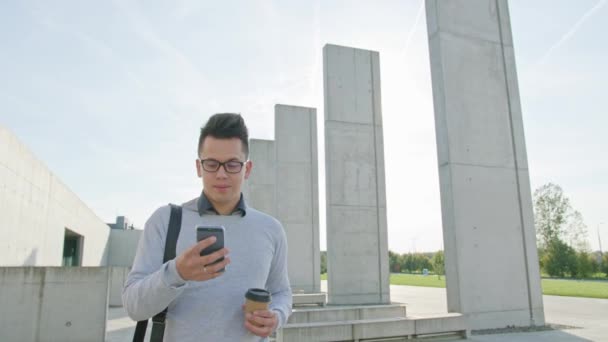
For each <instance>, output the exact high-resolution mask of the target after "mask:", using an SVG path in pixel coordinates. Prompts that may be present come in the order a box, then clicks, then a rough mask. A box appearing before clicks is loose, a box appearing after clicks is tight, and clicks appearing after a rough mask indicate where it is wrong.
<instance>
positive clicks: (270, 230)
mask: <svg viewBox="0 0 608 342" xmlns="http://www.w3.org/2000/svg"><path fill="white" fill-rule="evenodd" d="M198 201H199V199H198V198H196V199H193V200H191V201H189V202H186V203H184V204H183V206H182V207H183V213H182V225H181V230H180V234H179V238H178V240H177V247H176V255H180V254H181V253H183V252H184V251H185V250H186V249H188V248H190V247H192V246H193V245H194V244H196V242H197V241H196V229H195V227H196V225H198V224H205V225H221V226H224V228H225V235H224V241H225V242H224V244H225V246H226V247H227V248H228V250H229V251H230V252H229V257H230V260H231V263H230V264H229V265H228V266H227V267H226V271H225V273H224V274H223V275H221V276H219V277H217V278H215V279H211V280H207V281H184V280H183V279H182V278H181V277H180V276H179V273H178V272H177V269H176V267H175V260H171V261H169V262H167V263H164V264H163V253H164V246H165V238H166V235H167V229H168V223H169V216H170V211H171V210H170V207H169V206H168V205H167V206H163V207H161V208H159V209H157V210H156V211H155V212H154V213H153V214H152V216H151V217H150V218H149V219H148V221H147V222H146V224H145V228H144V233H143V235H142V237H141V239H140V241H139V245H138V247H137V254H136V256H135V260H134V263H133V268H132V269H131V272H130V273H129V276H128V278H127V281H126V282H125V286H124V288H123V293H122V299H123V304H124V306H125V308H126V311H127V313H128V314H129V316H130V317H131V318H132V319H134V320H144V319H148V318H150V317H152V316H154V315H155V314H157V313H158V312H160V311H162V310H163V309H164V308H165V307H168V311H167V318H166V322H165V323H166V326H165V338H164V341H165V342H171V341H180V342H181V341H265V340H266V339H263V338H260V337H258V336H255V335H253V334H251V333H250V332H249V331H247V329H245V327H244V319H245V318H244V313H243V311H242V304H243V303H244V301H245V297H244V296H245V292H246V291H247V289H249V288H265V289H267V290H268V291H270V293H271V295H272V303H271V304H270V309H271V310H273V311H274V312H275V313H276V314H277V317H278V321H279V327H281V326H282V325H283V324H285V322H286V321H287V318H289V315H290V314H291V304H292V298H291V295H292V294H291V289H290V285H289V279H288V275H287V242H286V237H285V232H284V230H283V227H282V226H281V224H280V223H279V222H278V221H277V220H276V219H274V218H273V217H271V216H269V215H266V214H264V213H262V212H259V211H257V210H255V209H253V208H250V207H247V208H246V214H245V215H244V216H241V215H238V214H233V215H215V214H204V215H200V214H199V211H198V209H197V203H198Z"/></svg>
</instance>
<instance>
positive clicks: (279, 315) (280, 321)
mask: <svg viewBox="0 0 608 342" xmlns="http://www.w3.org/2000/svg"><path fill="white" fill-rule="evenodd" d="M270 310H271V311H273V312H274V313H275V315H277V321H278V323H277V327H276V329H275V330H278V329H280V328H282V327H283V325H285V315H284V314H283V312H282V311H281V310H277V309H272V308H271V309H270Z"/></svg>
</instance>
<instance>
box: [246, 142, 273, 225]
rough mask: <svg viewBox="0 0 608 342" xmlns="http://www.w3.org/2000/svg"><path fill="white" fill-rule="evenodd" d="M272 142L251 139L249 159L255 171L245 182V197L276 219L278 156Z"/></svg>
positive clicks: (249, 202) (248, 201) (254, 206)
mask: <svg viewBox="0 0 608 342" xmlns="http://www.w3.org/2000/svg"><path fill="white" fill-rule="evenodd" d="M274 149H275V143H274V141H272V140H262V139H250V140H249V159H250V160H251V161H252V162H253V170H252V172H251V175H250V177H249V179H248V180H247V181H246V182H245V187H244V188H243V195H244V196H245V200H246V201H247V204H248V205H250V206H252V207H253V208H255V209H257V210H259V211H262V212H265V213H266V214H269V215H272V216H274V217H276V214H277V201H276V156H275V150H274Z"/></svg>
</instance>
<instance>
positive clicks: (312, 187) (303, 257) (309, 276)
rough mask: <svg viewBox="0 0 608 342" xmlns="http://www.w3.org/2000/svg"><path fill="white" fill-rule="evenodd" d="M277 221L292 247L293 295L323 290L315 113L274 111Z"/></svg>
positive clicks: (279, 107) (298, 109)
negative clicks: (281, 225)
mask: <svg viewBox="0 0 608 342" xmlns="http://www.w3.org/2000/svg"><path fill="white" fill-rule="evenodd" d="M274 122H275V126H274V127H275V133H274V136H275V149H276V162H277V179H276V184H277V194H276V196H277V219H278V220H279V221H280V222H281V223H282V224H283V227H284V228H285V232H286V234H287V243H288V245H289V256H288V258H289V281H290V282H291V287H292V290H293V292H294V293H297V292H320V291H321V279H320V273H321V267H320V262H321V259H320V256H319V182H318V160H317V110H316V109H314V108H306V107H295V106H285V105H276V106H275V107H274Z"/></svg>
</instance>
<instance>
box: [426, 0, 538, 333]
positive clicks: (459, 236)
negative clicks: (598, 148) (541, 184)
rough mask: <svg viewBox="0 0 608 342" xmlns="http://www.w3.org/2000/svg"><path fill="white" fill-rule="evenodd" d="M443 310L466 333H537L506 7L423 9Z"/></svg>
mask: <svg viewBox="0 0 608 342" xmlns="http://www.w3.org/2000/svg"><path fill="white" fill-rule="evenodd" d="M426 14H427V25H428V35H429V49H430V59H431V74H432V81H433V101H434V105H435V125H436V134H437V155H438V164H439V178H440V189H441V210H442V218H443V239H444V244H445V261H446V279H447V295H448V311H450V312H461V313H464V314H466V315H467V316H468V317H469V318H470V320H469V321H470V324H471V328H472V329H486V328H501V327H505V326H507V325H515V326H528V325H543V324H544V313H543V302H542V293H541V287H540V274H539V265H538V255H537V251H536V238H535V231H534V219H533V213H532V201H531V194H530V181H529V178H530V177H529V173H528V162H527V156H526V147H525V141H524V131H523V123H522V114H521V105H520V100H519V90H518V85H517V74H516V70H515V57H514V53H513V40H512V37H511V27H510V19H509V10H508V6H507V1H506V0H498V1H496V0H475V1H472V0H449V1H437V0H427V2H426Z"/></svg>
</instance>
